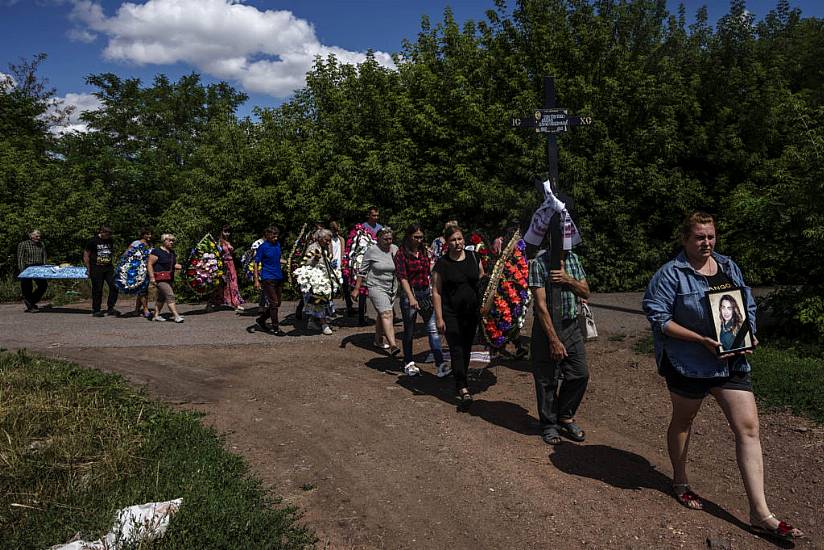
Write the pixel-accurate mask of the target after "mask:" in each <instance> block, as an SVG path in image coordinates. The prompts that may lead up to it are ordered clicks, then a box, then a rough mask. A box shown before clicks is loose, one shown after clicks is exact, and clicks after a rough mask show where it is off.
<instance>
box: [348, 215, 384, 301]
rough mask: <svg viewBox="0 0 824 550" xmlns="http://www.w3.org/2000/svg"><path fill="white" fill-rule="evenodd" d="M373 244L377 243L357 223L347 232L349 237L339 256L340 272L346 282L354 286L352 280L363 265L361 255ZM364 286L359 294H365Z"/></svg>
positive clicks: (361, 225)
mask: <svg viewBox="0 0 824 550" xmlns="http://www.w3.org/2000/svg"><path fill="white" fill-rule="evenodd" d="M373 244H377V241H376V240H375V238H374V237H372V234H371V233H370V232H369V231H367V230H366V228H365V227H364V226H363V224H361V223H359V224H357V225H355V227H353V228H352V230H351V231H350V232H349V237H348V238H347V239H346V245H345V247H344V249H343V254H342V256H341V264H342V265H341V272H342V273H343V276H344V277H346V280H347V281H350V284H352V286H354V284H353V283H354V279H355V277H357V275H358V271H360V268H361V264H362V263H363V255H364V254H366V251H367V250H368V249H369V247H370V246H372V245H373ZM366 292H367V291H366V285H363V286H361V288H360V293H361V294H366Z"/></svg>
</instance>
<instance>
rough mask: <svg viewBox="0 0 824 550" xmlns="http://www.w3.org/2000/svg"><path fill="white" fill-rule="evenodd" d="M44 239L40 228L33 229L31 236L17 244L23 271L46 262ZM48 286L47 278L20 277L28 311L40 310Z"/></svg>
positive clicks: (35, 311)
mask: <svg viewBox="0 0 824 550" xmlns="http://www.w3.org/2000/svg"><path fill="white" fill-rule="evenodd" d="M42 239H43V237H42V235H41V234H40V230H39V229H32V230H31V232H30V233H29V238H28V239H27V240H25V241H23V242H21V243H20V244H19V245H18V246H17V267H18V269H20V272H21V273H22V272H23V271H25V269H26V268H27V267H31V266H33V265H44V264H45V263H46V247H45V245H43V240H42ZM35 283H37V290H34V284H35ZM48 287H49V282H48V281H47V280H46V279H20V291H21V293H22V294H23V303H24V304H25V305H26V313H37V311H39V309H40V308H38V307H37V302H39V301H40V300H41V299H42V298H43V295H44V294H45V293H46V289H47V288H48Z"/></svg>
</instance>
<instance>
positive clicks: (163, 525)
mask: <svg viewBox="0 0 824 550" xmlns="http://www.w3.org/2000/svg"><path fill="white" fill-rule="evenodd" d="M181 504H183V499H182V498H178V499H175V500H169V501H166V502H147V503H146V504H137V505H135V506H129V507H128V508H122V509H121V510H118V512H117V515H116V516H115V520H114V526H113V527H112V529H111V531H109V532H108V533H107V534H106V536H105V537H103V538H102V539H98V540H94V541H91V542H87V541H85V540H72V541H70V542H67V543H66V544H57V545H55V546H52V547H51V548H50V549H49V550H117V549H118V548H122V547H123V545H124V544H127V543H128V544H132V543H138V542H144V541H151V540H155V539H158V538H160V537H162V536H163V535H164V534H165V533H166V529H167V528H168V527H169V520H170V519H171V517H172V516H173V515H174V514H175V512H177V510H178V509H179V508H180V505H181Z"/></svg>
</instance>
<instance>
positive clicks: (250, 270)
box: [240, 239, 263, 281]
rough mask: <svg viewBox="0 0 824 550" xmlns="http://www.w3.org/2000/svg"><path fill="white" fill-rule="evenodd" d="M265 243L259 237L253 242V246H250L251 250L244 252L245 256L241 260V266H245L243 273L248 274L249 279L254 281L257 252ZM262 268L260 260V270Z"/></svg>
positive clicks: (247, 278)
mask: <svg viewBox="0 0 824 550" xmlns="http://www.w3.org/2000/svg"><path fill="white" fill-rule="evenodd" d="M261 244H263V239H258V240H256V241H255V242H253V243H252V246H250V247H249V250H247V251H246V252H244V253H243V257H242V258H241V260H240V263H241V266H242V267H243V273H245V274H246V280H247V281H254V280H255V263H254V260H255V254H257V249H258V247H259V246H260V245H261ZM259 269H260V262H258V270H259Z"/></svg>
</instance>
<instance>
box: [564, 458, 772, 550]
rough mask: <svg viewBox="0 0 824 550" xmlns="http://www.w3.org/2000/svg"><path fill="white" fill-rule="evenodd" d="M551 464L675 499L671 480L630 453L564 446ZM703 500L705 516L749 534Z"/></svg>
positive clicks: (616, 484) (728, 515) (578, 473)
mask: <svg viewBox="0 0 824 550" xmlns="http://www.w3.org/2000/svg"><path fill="white" fill-rule="evenodd" d="M549 460H550V461H551V462H552V464H553V465H555V467H556V468H558V469H559V470H561V471H562V472H565V473H567V474H570V475H574V476H580V477H588V478H590V479H597V480H598V481H603V482H604V483H607V484H609V485H612V486H613V487H617V488H619V489H629V490H633V491H637V490H639V489H654V490H656V491H660V492H661V493H664V494H665V495H668V496H671V495H672V490H671V487H672V479H670V477H669V476H666V475H664V474H662V473H661V472H659V471H658V470H657V469H656V468H655V466H653V465H652V464H650V462H649V461H648V460H647V459H646V458H644V457H642V456H640V455H637V454H635V453H631V452H629V451H624V450H621V449H616V448H614V447H609V446H606V445H576V444H574V443H568V442H563V443H561V444H559V445H555V446H554V447H553V452H552V453H551V454H550V455H549ZM702 498H703V500H704V512H705V513H708V514H710V515H712V516H715V517H717V518H718V519H721V520H723V521H726V522H728V523H730V524H732V525H734V526H736V527H738V528H739V529H743V530H744V531H748V532H749V526H748V525H747V524H746V523H744V522H743V521H741V520H739V519H738V518H737V517H735V516H733V515H732V514H730V513H729V512H727V510H725V509H724V508H722V507H721V506H719V505H718V504H716V503H714V502H712V501H711V500H707V499H706V497H702ZM692 513H695V512H692ZM773 542H774V541H773Z"/></svg>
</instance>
